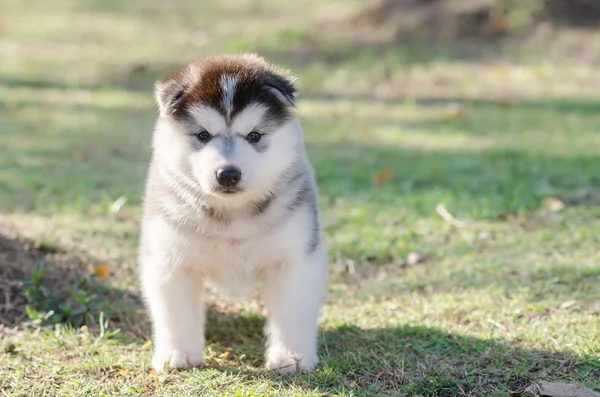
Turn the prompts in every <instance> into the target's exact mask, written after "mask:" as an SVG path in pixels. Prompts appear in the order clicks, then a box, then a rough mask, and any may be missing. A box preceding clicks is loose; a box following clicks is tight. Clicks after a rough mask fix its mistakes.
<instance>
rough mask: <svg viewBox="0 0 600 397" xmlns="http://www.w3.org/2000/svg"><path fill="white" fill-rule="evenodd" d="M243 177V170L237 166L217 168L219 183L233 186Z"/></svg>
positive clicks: (228, 186) (224, 185)
mask: <svg viewBox="0 0 600 397" xmlns="http://www.w3.org/2000/svg"><path fill="white" fill-rule="evenodd" d="M240 179H242V171H240V169H239V168H236V167H225V168H221V169H219V170H217V182H219V185H221V186H223V187H226V188H232V187H234V186H236V185H237V184H238V182H239V181H240Z"/></svg>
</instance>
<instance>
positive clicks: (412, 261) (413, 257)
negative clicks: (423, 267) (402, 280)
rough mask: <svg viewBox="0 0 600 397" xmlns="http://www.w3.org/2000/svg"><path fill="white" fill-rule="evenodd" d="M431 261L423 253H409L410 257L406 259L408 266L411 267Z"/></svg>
mask: <svg viewBox="0 0 600 397" xmlns="http://www.w3.org/2000/svg"><path fill="white" fill-rule="evenodd" d="M428 259H429V256H428V255H426V254H423V253H421V252H415V251H412V252H409V253H408V256H407V257H406V264H407V265H409V266H414V265H416V264H418V263H423V262H426V261H427V260H428Z"/></svg>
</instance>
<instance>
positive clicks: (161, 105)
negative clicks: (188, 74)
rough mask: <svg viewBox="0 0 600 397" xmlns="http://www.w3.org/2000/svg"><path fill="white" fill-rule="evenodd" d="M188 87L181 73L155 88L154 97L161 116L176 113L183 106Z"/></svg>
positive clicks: (156, 85) (157, 84) (163, 81)
mask: <svg viewBox="0 0 600 397" xmlns="http://www.w3.org/2000/svg"><path fill="white" fill-rule="evenodd" d="M186 89H187V85H186V84H185V82H184V79H183V75H182V73H181V72H178V73H175V74H173V75H171V76H169V77H167V78H165V79H163V80H160V81H158V82H157V83H156V84H155V86H154V97H155V98H156V103H157V104H158V110H159V112H160V115H161V116H167V115H169V114H173V113H175V112H176V111H177V110H178V109H179V108H180V107H181V105H182V104H183V101H184V99H185V95H186V94H185V91H186Z"/></svg>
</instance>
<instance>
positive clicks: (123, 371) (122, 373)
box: [119, 369, 127, 376]
mask: <svg viewBox="0 0 600 397" xmlns="http://www.w3.org/2000/svg"><path fill="white" fill-rule="evenodd" d="M119 374H120V375H121V376H127V370H126V369H122V370H120V371H119Z"/></svg>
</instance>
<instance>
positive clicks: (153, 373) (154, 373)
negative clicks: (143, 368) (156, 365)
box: [150, 369, 158, 376]
mask: <svg viewBox="0 0 600 397" xmlns="http://www.w3.org/2000/svg"><path fill="white" fill-rule="evenodd" d="M150 375H152V376H156V375H158V372H156V370H154V369H151V370H150Z"/></svg>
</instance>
